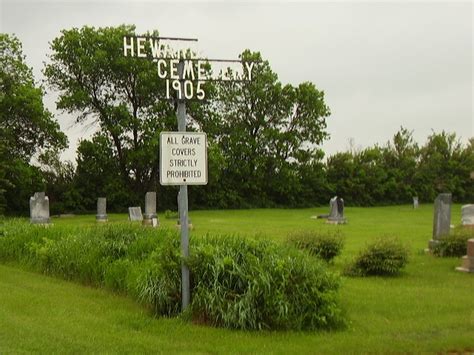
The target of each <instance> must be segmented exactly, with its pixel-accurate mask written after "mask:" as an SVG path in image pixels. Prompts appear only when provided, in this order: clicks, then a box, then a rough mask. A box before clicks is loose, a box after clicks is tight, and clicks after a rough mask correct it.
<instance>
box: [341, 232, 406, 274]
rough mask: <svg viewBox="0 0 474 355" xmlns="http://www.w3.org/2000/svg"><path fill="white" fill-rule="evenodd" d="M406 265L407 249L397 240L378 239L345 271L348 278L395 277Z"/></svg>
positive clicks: (390, 238)
mask: <svg viewBox="0 0 474 355" xmlns="http://www.w3.org/2000/svg"><path fill="white" fill-rule="evenodd" d="M407 263H408V249H407V247H406V246H404V245H403V244H402V243H401V242H400V240H399V239H398V238H395V237H379V238H378V239H376V240H375V241H374V242H372V243H371V244H368V245H367V246H366V247H365V249H363V250H362V251H361V252H360V253H359V254H358V255H357V256H356V257H355V259H354V260H353V261H352V263H350V264H349V265H348V266H347V267H346V270H345V272H344V273H345V274H346V275H348V276H375V275H379V276H395V275H398V274H399V273H400V272H401V270H402V269H403V268H404V267H405V265H406V264H407Z"/></svg>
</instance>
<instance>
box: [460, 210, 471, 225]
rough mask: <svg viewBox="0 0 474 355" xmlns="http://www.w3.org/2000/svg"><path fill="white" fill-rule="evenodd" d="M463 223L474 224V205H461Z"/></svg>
mask: <svg viewBox="0 0 474 355" xmlns="http://www.w3.org/2000/svg"><path fill="white" fill-rule="evenodd" d="M461 224H462V225H463V226H474V205H464V206H462V207H461Z"/></svg>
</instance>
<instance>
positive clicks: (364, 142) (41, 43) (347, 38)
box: [0, 0, 474, 160]
mask: <svg viewBox="0 0 474 355" xmlns="http://www.w3.org/2000/svg"><path fill="white" fill-rule="evenodd" d="M0 1H1V32H6V33H14V34H16V35H17V37H18V38H19V39H20V40H21V41H22V43H23V51H24V54H25V55H26V60H27V64H28V65H29V66H32V67H33V70H34V74H35V78H36V79H37V80H41V79H42V78H43V76H42V74H41V70H42V68H43V62H44V61H45V60H47V57H46V55H47V54H48V53H49V42H50V41H52V40H53V39H54V38H55V37H57V36H59V35H60V31H61V30H62V29H69V28H72V27H82V26H84V25H92V26H96V27H102V26H116V25H119V24H123V23H126V24H135V25H136V27H137V33H144V32H146V31H151V30H153V29H158V30H159V31H160V34H161V35H162V36H181V37H193V38H198V39H199V43H198V48H197V49H198V50H199V52H200V53H202V54H203V55H206V56H207V57H208V58H227V59H233V58H237V56H238V54H239V53H241V52H242V51H243V50H244V49H246V48H249V49H251V50H254V51H260V52H261V53H262V56H263V57H264V59H268V60H269V62H270V65H271V66H272V68H273V70H274V71H275V72H276V73H277V74H278V75H279V79H280V81H281V82H282V83H284V84H286V83H291V84H293V85H297V84H299V83H301V82H303V81H311V82H313V83H314V84H315V85H316V86H317V88H318V89H320V90H324V92H325V95H326V102H327V104H328V105H329V107H330V109H331V112H332V114H331V116H330V117H329V118H328V120H327V124H328V131H329V133H330V135H331V138H330V140H329V141H327V142H325V143H324V145H323V148H324V150H325V151H326V153H327V154H332V153H335V152H337V151H343V150H346V149H347V148H348V147H349V140H351V139H352V140H353V141H354V143H355V146H356V147H359V148H365V147H367V146H371V145H373V144H375V143H380V144H385V143H386V142H387V140H389V139H391V137H392V136H393V135H394V134H395V133H396V132H397V131H398V129H399V127H400V126H404V127H406V128H408V129H410V130H413V131H414V137H415V139H416V140H417V141H418V142H419V143H424V142H425V141H426V138H427V136H428V135H429V134H431V132H432V131H433V130H434V131H435V132H441V131H442V130H446V131H449V132H455V133H456V134H457V135H458V136H459V137H460V138H461V140H462V141H463V142H466V141H467V139H468V138H470V137H472V136H474V116H473V105H472V102H473V79H472V68H473V27H472V17H473V5H472V3H471V2H452V1H449V2H426V1H425V2H409V1H402V2H381V1H371V2H341V1H338V2H281V1H280V2H258V3H250V2H240V3H237V2H234V3H223V2H197V1H194V2H158V1H146V2H142V1H128V2H106V1H83V2H72V1H50V2H38V1H18V0H15V1H11V0H0ZM54 101H55V96H54V94H52V93H50V94H48V96H47V98H46V104H47V106H48V108H49V109H50V110H51V111H52V112H53V113H54V114H55V117H56V118H57V120H58V121H59V123H60V124H61V128H62V130H63V131H64V132H66V134H67V135H68V136H69V140H70V148H69V150H68V151H67V152H66V153H65V154H64V156H65V158H67V159H71V160H75V149H76V146H77V140H78V139H79V138H81V137H82V138H83V137H88V136H90V135H91V134H92V133H93V132H92V131H91V130H89V131H84V129H83V128H80V127H72V118H71V117H69V116H67V115H65V114H63V113H61V112H59V111H57V110H56V108H55V103H54Z"/></svg>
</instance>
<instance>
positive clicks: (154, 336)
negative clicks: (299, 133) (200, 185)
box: [0, 205, 474, 353]
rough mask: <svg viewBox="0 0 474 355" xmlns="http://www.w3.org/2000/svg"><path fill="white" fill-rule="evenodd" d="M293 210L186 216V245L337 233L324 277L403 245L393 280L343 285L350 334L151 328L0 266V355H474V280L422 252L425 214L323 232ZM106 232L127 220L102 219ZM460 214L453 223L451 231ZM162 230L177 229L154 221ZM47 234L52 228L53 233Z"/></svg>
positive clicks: (106, 296)
mask: <svg viewBox="0 0 474 355" xmlns="http://www.w3.org/2000/svg"><path fill="white" fill-rule="evenodd" d="M326 210H327V208H312V209H301V210H284V209H277V210H265V209H262V210H238V211H191V213H190V216H191V219H192V223H193V225H194V227H195V229H194V231H193V232H192V237H195V238H198V237H199V235H203V234H205V233H208V232H210V233H219V234H228V233H234V234H235V233H239V234H241V235H261V237H262V238H271V239H274V240H277V241H282V240H283V239H284V238H285V237H286V235H287V234H288V233H289V232H292V231H295V230H301V229H308V230H309V229H318V230H321V229H322V230H324V229H334V228H339V229H341V231H342V233H343V234H344V236H345V248H344V250H343V253H342V255H341V256H338V257H336V259H335V263H334V264H333V265H331V268H333V269H335V270H338V271H340V270H342V267H343V266H344V265H345V263H346V262H347V261H348V260H349V259H351V258H352V257H353V256H354V255H355V254H356V253H357V252H358V251H359V250H360V249H361V248H362V247H363V246H364V245H365V243H366V242H368V241H372V240H373V239H375V238H376V237H378V236H380V235H395V236H398V237H399V238H400V239H401V240H402V241H403V242H404V243H405V244H407V245H408V246H409V249H410V252H411V255H410V261H409V264H408V266H407V268H406V269H405V270H404V272H403V274H402V276H401V277H396V278H380V277H374V278H346V277H344V278H343V283H342V288H341V298H342V304H343V306H344V308H345V310H346V312H347V315H348V318H349V321H350V325H349V327H348V329H346V330H340V331H335V332H303V333H298V332H245V331H231V330H225V329H216V328H210V327H205V326H201V325H195V324H190V323H187V322H184V321H181V320H179V319H155V318H152V317H151V316H150V315H149V312H148V311H147V310H146V309H144V308H143V307H141V306H140V305H137V304H136V303H134V302H133V301H131V300H130V299H128V298H125V297H121V296H118V295H114V294H112V293H110V292H108V291H105V290H100V289H93V288H89V287H85V286H81V285H77V284H74V283H69V282H65V281H62V280H57V279H53V278H50V277H46V276H43V275H38V274H34V273H30V272H27V271H24V270H21V269H19V268H18V267H16V266H12V265H8V266H6V265H3V266H1V265H0V353H9V352H22V351H26V352H43V353H46V352H166V353H169V352H173V353H176V352H185V353H189V352H198V353H233V352H234V353H235V352H254V353H261V352H276V353H288V352H289V353H314V352H319V353H321V352H322V353H328V352H332V353H343V352H375V353H379V352H384V353H386V352H438V351H449V350H457V351H463V350H467V349H469V350H470V351H474V299H473V296H472V295H473V294H474V275H472V274H465V273H460V272H456V271H454V268H455V267H456V266H459V265H460V263H461V262H460V259H458V258H435V257H432V256H430V255H427V254H425V253H423V249H424V248H426V247H427V244H428V240H429V239H430V238H431V228H432V218H433V217H432V213H433V208H432V206H431V205H423V206H421V208H420V209H418V210H413V209H412V208H411V207H410V206H395V207H379V208H347V209H346V216H347V218H348V221H349V223H348V224H347V225H344V226H333V225H326V224H324V221H322V220H313V219H310V218H309V217H310V216H312V215H316V214H320V213H324V212H326ZM109 220H110V223H113V222H114V221H120V220H121V221H124V220H126V216H125V215H110V216H109ZM459 221H460V205H454V206H453V213H452V223H453V224H459ZM160 222H161V224H162V226H169V227H171V228H174V225H175V223H176V221H175V220H167V219H165V218H164V216H163V215H160ZM53 223H54V225H61V224H77V225H87V224H94V223H95V217H94V216H76V217H73V218H54V219H53ZM52 228H54V226H53V227H52Z"/></svg>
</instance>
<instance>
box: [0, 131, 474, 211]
mask: <svg viewBox="0 0 474 355" xmlns="http://www.w3.org/2000/svg"><path fill="white" fill-rule="evenodd" d="M92 146H93V143H92V142H89V141H83V142H82V143H81V146H80V147H79V149H78V152H79V155H78V158H77V167H76V168H74V167H73V165H72V164H70V163H61V162H59V161H56V162H55V163H53V164H51V165H50V170H48V171H44V170H43V171H42V170H40V169H39V168H36V167H33V166H29V165H28V166H27V165H22V164H19V165H18V166H16V173H17V176H19V177H21V179H20V180H21V181H17V184H16V185H17V186H19V187H17V188H12V189H8V190H7V191H6V193H5V197H6V204H7V206H8V208H7V213H8V214H11V213H12V214H27V213H28V201H29V197H30V195H31V194H32V192H33V191H42V190H45V191H46V193H47V195H48V196H49V198H50V206H51V213H53V214H56V213H66V212H76V213H80V212H87V211H89V212H90V211H95V209H96V201H97V197H102V196H105V197H107V209H108V211H109V212H113V211H115V212H124V211H126V209H127V207H129V206H132V205H143V203H144V194H143V191H144V190H143V191H132V190H130V189H129V187H128V186H127V185H126V184H125V183H124V182H123V180H122V179H121V176H120V174H119V172H118V170H116V169H114V160H113V157H112V156H111V155H110V156H109V155H106V154H98V152H97V149H92ZM88 148H90V149H88ZM95 148H97V147H95ZM216 149H217V148H216V147H213V146H211V147H210V148H209V183H208V185H207V186H192V187H190V188H189V199H190V208H191V209H206V208H208V209H224V208H251V207H304V206H316V205H326V204H328V201H329V199H330V198H331V197H332V196H334V195H338V196H342V197H343V198H344V200H345V202H346V205H350V206H374V205H389V204H403V203H411V202H412V197H413V196H418V197H419V199H420V201H421V202H427V203H431V202H432V201H433V200H434V199H435V197H436V195H437V194H438V193H441V192H451V193H452V194H453V200H454V201H455V202H465V203H468V202H474V180H473V179H472V178H471V172H472V171H474V139H471V140H470V141H469V143H468V144H467V145H462V144H461V143H460V142H459V141H458V140H457V139H456V136H455V134H447V133H445V132H442V133H433V134H432V135H431V136H429V137H428V140H427V142H426V143H425V144H424V145H423V146H421V147H419V146H418V145H417V144H416V143H415V142H414V141H413V138H412V135H411V133H410V132H409V131H407V130H406V129H403V128H402V129H401V130H400V131H399V132H398V133H396V134H395V136H394V138H393V140H392V141H390V142H388V143H387V144H386V145H384V146H379V145H375V146H373V147H370V148H367V149H364V150H352V151H347V152H343V153H337V154H334V155H332V156H329V157H328V158H327V160H326V162H323V159H322V154H321V158H320V159H318V160H314V161H311V162H309V163H308V164H303V165H294V166H291V167H289V168H288V169H287V170H285V171H275V170H273V171H265V167H266V165H265V164H262V165H255V169H256V172H255V173H254V174H253V177H255V176H257V177H258V178H252V179H250V178H249V179H245V177H244V176H243V174H242V171H239V167H240V168H241V169H242V170H245V169H247V168H248V167H247V166H246V162H245V161H238V162H236V164H235V168H236V169H237V170H236V171H229V170H228V167H229V165H228V164H223V161H222V156H221V155H219V154H217V152H216ZM147 190H150V191H152V190H155V191H157V192H158V209H159V210H166V209H171V210H176V208H177V203H176V195H177V191H178V189H177V188H176V187H163V186H160V185H159V177H158V175H157V176H155V182H154V183H153V184H152V185H151V186H149V187H148V188H147ZM142 208H143V206H142Z"/></svg>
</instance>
